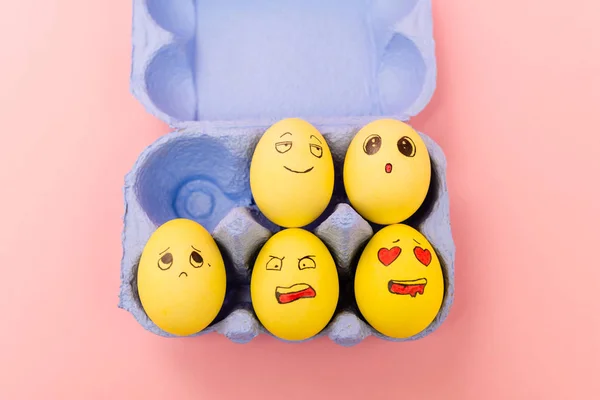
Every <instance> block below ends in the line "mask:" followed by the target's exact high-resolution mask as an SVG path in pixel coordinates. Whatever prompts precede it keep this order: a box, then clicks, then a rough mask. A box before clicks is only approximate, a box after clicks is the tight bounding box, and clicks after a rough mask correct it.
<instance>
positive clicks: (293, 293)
mask: <svg viewBox="0 0 600 400" xmlns="http://www.w3.org/2000/svg"><path fill="white" fill-rule="evenodd" d="M316 295H317V292H315V289H313V288H312V286H310V285H309V284H307V283H297V284H295V285H292V286H290V287H283V286H277V287H276V288H275V297H276V298H277V302H278V303H279V304H287V303H292V302H294V301H296V300H300V299H312V298H313V297H315V296H316Z"/></svg>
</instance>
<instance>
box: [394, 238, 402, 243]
mask: <svg viewBox="0 0 600 400" xmlns="http://www.w3.org/2000/svg"><path fill="white" fill-rule="evenodd" d="M399 241H400V239H396V240H394V241H393V242H392V243H398V242H399Z"/></svg>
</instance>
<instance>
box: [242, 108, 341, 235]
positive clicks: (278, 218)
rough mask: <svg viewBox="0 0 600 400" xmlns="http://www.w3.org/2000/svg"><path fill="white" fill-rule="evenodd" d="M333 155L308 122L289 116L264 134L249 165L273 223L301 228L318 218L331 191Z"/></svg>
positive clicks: (261, 203) (262, 207)
mask: <svg viewBox="0 0 600 400" xmlns="http://www.w3.org/2000/svg"><path fill="white" fill-rule="evenodd" d="M333 184H334V171H333V158H332V156H331V151H330V150H329V146H328V145H327V142H326V141H325V138H324V137H323V135H321V133H320V132H319V131H318V130H317V129H316V128H315V127H314V126H312V125H311V124H310V123H308V122H306V121H304V120H302V119H298V118H289V119H284V120H282V121H279V122H277V123H276V124H274V125H272V126H271V127H270V128H269V129H267V131H266V132H265V133H264V134H263V136H262V137H261V139H260V140H259V142H258V144H257V145H256V149H255V150H254V154H253V156H252V162H251V164H250V188H251V190H252V195H253V197H254V201H255V202H256V205H257V206H258V208H259V209H260V211H261V212H262V213H263V214H264V215H265V216H266V217H267V218H268V219H269V220H271V221H272V222H273V223H275V224H277V225H280V226H283V227H287V228H299V227H303V226H306V225H308V224H310V223H311V222H313V221H314V220H315V219H317V218H318V217H319V216H320V215H321V214H322V213H323V211H324V210H325V208H326V207H327V205H328V204H329V201H330V200H331V195H332V193H333Z"/></svg>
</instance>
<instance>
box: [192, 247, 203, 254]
mask: <svg viewBox="0 0 600 400" xmlns="http://www.w3.org/2000/svg"><path fill="white" fill-rule="evenodd" d="M192 249H194V250H196V251H197V252H198V253H201V251H200V250H198V249H197V248H195V247H194V246H192Z"/></svg>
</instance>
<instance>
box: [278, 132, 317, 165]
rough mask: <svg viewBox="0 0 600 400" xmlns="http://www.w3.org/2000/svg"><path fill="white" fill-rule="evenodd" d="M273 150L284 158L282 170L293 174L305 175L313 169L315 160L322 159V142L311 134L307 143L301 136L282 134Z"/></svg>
mask: <svg viewBox="0 0 600 400" xmlns="http://www.w3.org/2000/svg"><path fill="white" fill-rule="evenodd" d="M275 150H276V151H277V153H279V154H282V155H284V156H283V157H285V158H284V159H283V161H284V162H283V168H284V169H286V170H287V171H289V172H291V173H294V174H307V173H309V172H311V171H312V170H313V169H314V168H315V164H316V163H315V159H320V158H321V157H323V141H322V140H321V139H319V138H318V137H317V136H315V135H312V134H311V135H310V136H309V137H308V141H307V140H306V138H305V137H304V136H303V135H300V134H296V137H294V133H292V132H284V133H283V134H281V136H279V140H278V141H277V142H276V143H275ZM286 155H287V157H286Z"/></svg>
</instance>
